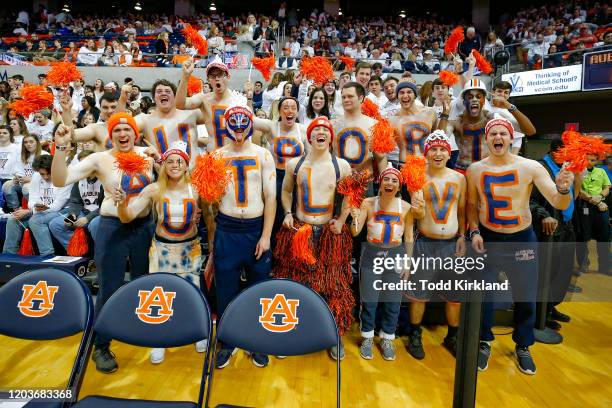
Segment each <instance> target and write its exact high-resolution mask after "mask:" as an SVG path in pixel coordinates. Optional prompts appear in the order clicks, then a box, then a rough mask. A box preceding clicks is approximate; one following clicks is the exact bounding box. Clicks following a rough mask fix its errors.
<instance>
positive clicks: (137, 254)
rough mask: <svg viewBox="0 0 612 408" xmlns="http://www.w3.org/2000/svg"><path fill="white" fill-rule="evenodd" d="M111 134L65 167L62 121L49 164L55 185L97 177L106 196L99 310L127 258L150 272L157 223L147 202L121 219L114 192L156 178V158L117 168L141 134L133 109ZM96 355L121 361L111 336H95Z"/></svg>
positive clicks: (114, 122) (111, 368) (102, 366)
mask: <svg viewBox="0 0 612 408" xmlns="http://www.w3.org/2000/svg"><path fill="white" fill-rule="evenodd" d="M107 127H108V130H107V132H108V137H109V139H110V140H111V141H112V143H113V148H112V149H111V150H107V151H103V152H98V153H94V154H91V155H89V156H87V157H86V158H85V159H83V160H82V161H80V162H79V163H78V164H75V165H73V166H70V167H67V165H66V154H67V153H68V149H69V147H70V142H71V129H70V128H69V127H66V126H64V125H60V126H59V127H58V129H57V131H56V133H55V144H56V147H55V155H54V156H53V164H52V167H51V178H52V180H53V184H54V185H56V186H60V187H62V186H65V185H68V184H72V183H76V182H78V181H79V180H82V179H85V178H91V177H97V178H98V180H100V182H101V183H102V186H103V188H104V201H102V205H101V206H100V217H99V218H100V221H99V223H98V229H97V232H96V237H95V241H96V242H95V243H96V250H95V255H94V258H95V261H96V266H97V268H98V278H99V282H100V290H99V292H98V297H97V299H96V313H99V311H100V309H101V308H102V306H103V305H104V303H105V302H106V301H107V300H108V298H109V297H110V296H111V295H112V294H113V293H115V291H116V290H117V289H119V288H120V287H121V285H123V282H124V276H125V270H126V262H127V258H128V257H129V259H130V271H131V275H132V278H135V277H137V276H140V275H144V274H146V273H148V270H149V247H150V246H151V239H152V237H153V230H154V224H153V220H152V217H151V216H150V214H149V208H146V209H145V210H143V211H142V212H141V213H139V214H138V215H137V216H136V218H135V219H134V220H133V221H132V222H129V223H126V224H123V223H121V221H120V220H119V218H118V214H117V207H116V206H115V202H114V199H113V197H114V196H115V193H116V190H118V189H120V190H122V191H123V192H125V196H126V200H127V201H128V202H129V200H130V199H131V198H133V197H135V196H137V195H138V194H139V193H140V192H141V191H142V190H143V189H144V188H145V187H146V186H147V185H148V184H150V183H151V180H152V178H153V171H152V170H153V160H151V159H148V160H149V161H150V166H149V169H148V171H147V172H146V174H136V175H134V176H129V175H127V174H124V173H123V172H121V171H119V170H118V169H117V162H116V160H115V156H116V155H117V153H119V152H122V153H126V152H131V151H135V150H136V151H137V150H142V149H136V148H135V147H134V142H135V141H136V138H137V136H138V127H137V125H136V121H135V120H134V118H132V117H131V116H130V115H129V114H127V113H124V112H120V113H115V114H114V115H112V116H111V117H110V118H109V119H108V121H107ZM94 344H95V349H94V352H93V360H94V361H95V363H96V368H97V369H98V371H101V372H103V373H112V372H115V371H117V368H118V366H117V362H116V361H115V357H114V355H113V354H112V353H111V352H110V349H109V346H110V339H107V338H103V337H101V336H96V339H95V342H94Z"/></svg>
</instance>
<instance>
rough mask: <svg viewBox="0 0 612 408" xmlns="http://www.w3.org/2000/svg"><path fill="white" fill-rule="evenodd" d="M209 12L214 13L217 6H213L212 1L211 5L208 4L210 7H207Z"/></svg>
mask: <svg viewBox="0 0 612 408" xmlns="http://www.w3.org/2000/svg"><path fill="white" fill-rule="evenodd" d="M209 9H210V11H215V10H217V6H215V2H214V1H213V2H212V3H210V7H209Z"/></svg>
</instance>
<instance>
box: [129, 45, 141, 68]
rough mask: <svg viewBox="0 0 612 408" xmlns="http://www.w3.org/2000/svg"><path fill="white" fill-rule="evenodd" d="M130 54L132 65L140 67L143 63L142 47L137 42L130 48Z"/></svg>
mask: <svg viewBox="0 0 612 408" xmlns="http://www.w3.org/2000/svg"><path fill="white" fill-rule="evenodd" d="M130 54H132V64H133V65H138V64H140V62H141V61H142V52H141V51H140V45H138V43H137V42H136V41H134V42H133V43H132V46H131V48H130Z"/></svg>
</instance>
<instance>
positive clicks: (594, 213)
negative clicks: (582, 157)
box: [575, 155, 611, 275]
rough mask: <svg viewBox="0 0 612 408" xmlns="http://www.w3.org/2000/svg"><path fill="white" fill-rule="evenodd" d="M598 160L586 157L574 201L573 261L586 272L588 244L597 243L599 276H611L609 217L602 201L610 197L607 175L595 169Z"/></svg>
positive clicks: (594, 157)
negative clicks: (574, 247)
mask: <svg viewBox="0 0 612 408" xmlns="http://www.w3.org/2000/svg"><path fill="white" fill-rule="evenodd" d="M595 164H597V156H595V155H588V165H587V171H586V175H585V176H584V178H583V180H582V187H581V190H580V194H579V199H578V200H577V201H576V206H577V208H576V219H575V222H576V231H577V239H576V241H577V244H576V258H577V261H578V265H579V266H580V271H581V272H584V271H586V270H587V269H588V262H589V261H588V252H587V243H588V242H589V241H590V240H591V239H595V240H596V241H597V258H598V259H597V263H598V267H599V273H601V274H606V275H608V274H610V273H611V271H610V243H609V240H610V215H609V211H608V206H607V205H606V203H605V201H606V198H607V197H608V195H609V194H610V184H611V183H610V179H609V178H608V175H607V174H606V171H605V170H603V169H601V168H599V167H595Z"/></svg>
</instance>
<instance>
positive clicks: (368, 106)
mask: <svg viewBox="0 0 612 408" xmlns="http://www.w3.org/2000/svg"><path fill="white" fill-rule="evenodd" d="M361 113H363V114H364V115H366V116H369V117H371V118H372V119H376V120H378V119H380V111H379V110H378V105H377V104H376V103H374V102H373V101H372V100H371V99H370V98H365V99H364V100H363V103H362V104H361Z"/></svg>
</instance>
